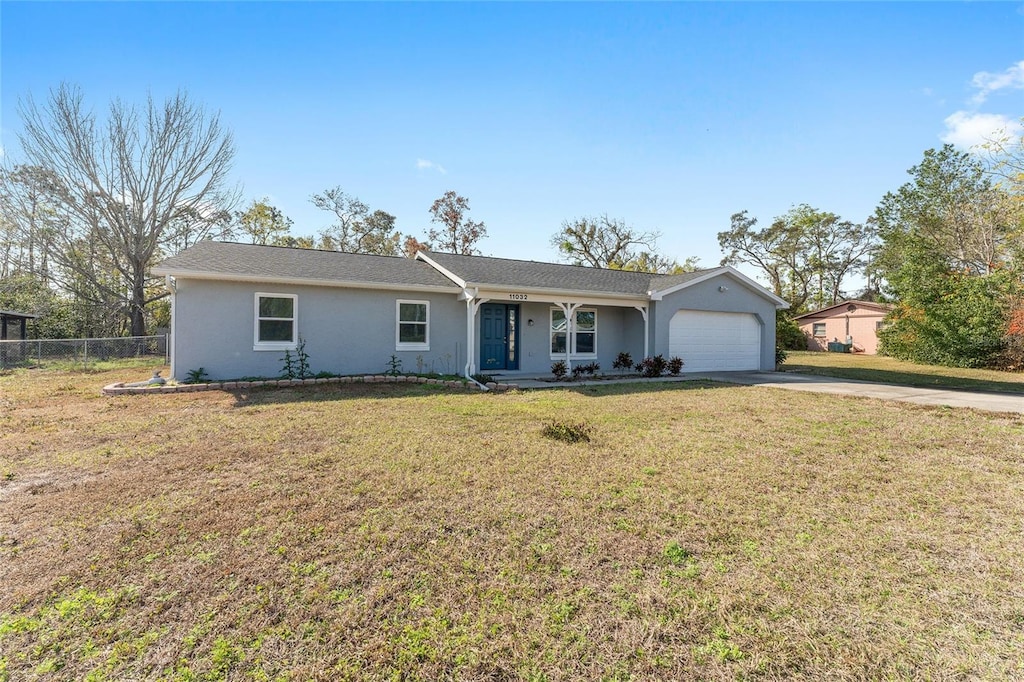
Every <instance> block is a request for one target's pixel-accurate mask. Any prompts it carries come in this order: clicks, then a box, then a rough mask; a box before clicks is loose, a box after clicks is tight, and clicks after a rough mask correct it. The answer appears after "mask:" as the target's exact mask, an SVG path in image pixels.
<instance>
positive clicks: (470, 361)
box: [465, 292, 491, 379]
mask: <svg viewBox="0 0 1024 682" xmlns="http://www.w3.org/2000/svg"><path fill="white" fill-rule="evenodd" d="M467 295H468V298H466V375H465V376H466V378H467V379H468V378H469V377H471V376H473V375H474V374H476V313H477V311H478V310H480V306H481V305H482V304H484V303H486V302H487V301H489V300H491V299H489V298H480V299H478V298H476V293H475V292H474V293H473V294H472V295H469V292H467Z"/></svg>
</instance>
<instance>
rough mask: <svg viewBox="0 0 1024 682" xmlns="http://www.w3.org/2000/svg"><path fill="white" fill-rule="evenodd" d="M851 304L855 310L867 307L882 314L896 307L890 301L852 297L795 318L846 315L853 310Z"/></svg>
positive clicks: (866, 308)
mask: <svg viewBox="0 0 1024 682" xmlns="http://www.w3.org/2000/svg"><path fill="white" fill-rule="evenodd" d="M850 306H854V309H855V310H862V309H865V310H868V311H870V312H875V313H879V314H880V315H885V314H886V313H888V312H889V311H890V310H892V309H893V308H894V307H895V306H892V305H890V304H888V303H875V302H874V301H859V300H855V299H850V300H847V301H840V302H839V303H836V304H835V305H830V306H826V307H824V308H819V309H818V310H814V311H812V312H809V313H804V314H803V315H797V316H796V317H794V318H793V319H794V320H802V319H805V318H806V319H810V318H812V317H831V316H832V315H845V314H846V313H847V312H852V311H851V310H850Z"/></svg>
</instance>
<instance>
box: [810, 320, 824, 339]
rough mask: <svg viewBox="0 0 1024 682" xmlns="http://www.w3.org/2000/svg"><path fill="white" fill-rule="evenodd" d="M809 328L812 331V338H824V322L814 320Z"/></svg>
mask: <svg viewBox="0 0 1024 682" xmlns="http://www.w3.org/2000/svg"><path fill="white" fill-rule="evenodd" d="M811 329H812V330H813V331H814V338H816V339H823V338H825V323H824V322H815V323H814V325H813V326H812V327H811Z"/></svg>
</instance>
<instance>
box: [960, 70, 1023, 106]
mask: <svg viewBox="0 0 1024 682" xmlns="http://www.w3.org/2000/svg"><path fill="white" fill-rule="evenodd" d="M971 85H972V86H974V87H975V88H977V89H978V92H977V93H975V95H974V97H972V98H971V102H972V103H973V104H975V105H978V104H983V103H984V102H985V100H986V99H988V96H989V95H991V94H992V93H993V92H996V91H998V90H1005V89H1007V88H1010V89H1014V90H1020V89H1024V60H1021V61H1019V62H1017V63H1016V64H1014V65H1013V66H1011V67H1010V68H1008V69H1007V70H1006V71H1003V72H1002V73H989V72H988V71H979V72H978V73H976V74H974V78H972V79H971Z"/></svg>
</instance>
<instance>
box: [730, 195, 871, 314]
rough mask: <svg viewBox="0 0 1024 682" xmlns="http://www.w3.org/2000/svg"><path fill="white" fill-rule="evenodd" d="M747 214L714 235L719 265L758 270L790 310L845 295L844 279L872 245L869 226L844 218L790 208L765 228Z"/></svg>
mask: <svg viewBox="0 0 1024 682" xmlns="http://www.w3.org/2000/svg"><path fill="white" fill-rule="evenodd" d="M756 225H757V219H756V218H753V217H751V216H749V215H747V212H746V211H740V212H739V213H735V214H733V216H732V218H731V226H730V228H729V229H728V230H726V231H724V232H719V233H718V244H719V246H720V247H721V248H722V251H723V253H725V254H726V255H725V258H723V259H722V264H723V265H736V264H741V263H742V264H747V265H753V266H754V267H756V268H758V269H759V270H761V272H762V273H763V274H764V276H765V277H766V278H767V279H768V283H769V284H770V286H771V288H772V291H773V292H774V293H775V295H776V296H780V297H782V298H785V299H786V300H787V301H788V302H789V304H790V308H791V310H793V311H800V310H804V309H806V308H808V307H813V308H820V307H823V306H827V305H833V304H835V303H838V302H839V301H840V300H842V299H843V297H844V292H843V285H844V284H845V282H846V280H847V278H849V277H850V276H851V275H853V274H855V273H857V272H860V271H862V270H863V269H864V267H865V266H866V264H867V260H868V257H869V255H870V254H871V253H872V251H873V249H874V248H875V245H876V233H875V230H874V227H873V225H871V224H870V223H869V224H867V225H860V224H855V223H851V222H850V221H846V220H842V219H841V218H840V217H839V216H838V215H836V214H834V213H830V212H827V211H820V210H818V209H815V208H812V207H810V206H808V205H807V204H801V205H799V206H795V207H794V208H792V209H790V210H789V211H788V212H787V213H786V214H784V215H781V216H778V217H777V218H775V220H774V221H773V222H772V224H771V225H770V226H769V227H767V228H764V229H761V230H757V229H755V227H756Z"/></svg>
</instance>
